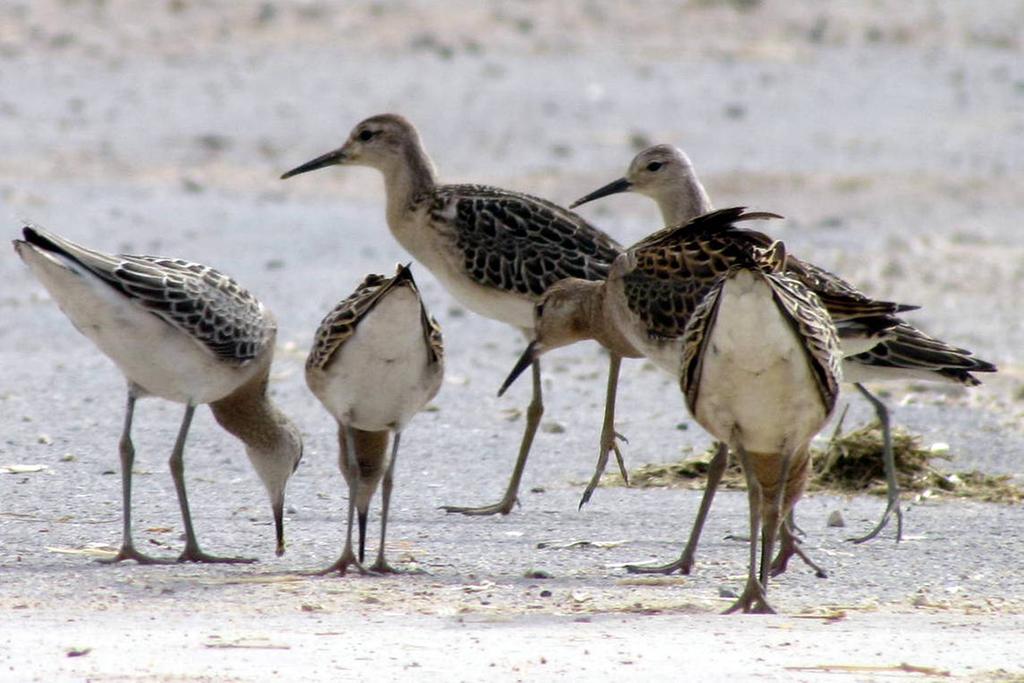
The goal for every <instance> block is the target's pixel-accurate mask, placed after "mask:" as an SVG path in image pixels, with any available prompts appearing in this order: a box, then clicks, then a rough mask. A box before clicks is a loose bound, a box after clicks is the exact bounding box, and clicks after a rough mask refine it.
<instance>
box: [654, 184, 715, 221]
mask: <svg viewBox="0 0 1024 683" xmlns="http://www.w3.org/2000/svg"><path fill="white" fill-rule="evenodd" d="M654 199H655V201H656V202H658V208H659V209H661V218H662V220H663V221H664V222H665V225H666V226H668V225H681V224H683V223H688V222H690V221H691V220H693V219H694V218H696V217H697V216H700V215H703V214H705V213H707V212H709V211H711V210H712V207H711V199H710V198H709V197H708V193H707V191H706V190H705V189H704V186H703V185H701V182H700V180H698V179H697V176H696V175H694V174H693V173H692V172H691V173H688V174H687V175H686V176H685V177H684V178H683V181H682V183H681V184H680V186H678V187H677V188H674V189H673V190H672V191H670V192H663V193H661V194H659V195H658V196H657V197H655V198H654Z"/></svg>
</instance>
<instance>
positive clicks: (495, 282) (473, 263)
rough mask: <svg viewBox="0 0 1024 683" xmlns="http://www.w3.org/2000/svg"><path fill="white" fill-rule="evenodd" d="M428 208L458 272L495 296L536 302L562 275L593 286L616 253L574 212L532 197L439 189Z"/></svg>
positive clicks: (463, 188) (612, 244)
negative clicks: (446, 229)
mask: <svg viewBox="0 0 1024 683" xmlns="http://www.w3.org/2000/svg"><path fill="white" fill-rule="evenodd" d="M431 202H432V203H431V206H430V214H431V216H432V217H433V218H435V219H438V223H439V224H440V223H444V222H445V221H443V220H441V219H442V218H447V221H450V222H447V225H450V226H451V229H452V231H453V234H452V237H453V239H454V242H455V247H456V248H457V250H458V252H459V253H460V254H462V255H463V259H464V261H463V263H464V268H465V272H466V274H467V275H468V276H469V277H470V278H472V280H473V281H474V282H477V283H478V284H481V285H485V286H489V287H494V288H496V289H499V290H503V291H509V292H516V293H519V294H523V295H526V296H530V297H540V296H541V295H542V294H543V293H544V292H545V290H547V288H548V287H550V286H551V285H553V284H554V283H556V282H558V281H559V280H562V279H564V278H567V277H578V278H582V279H584V280H601V279H604V278H605V277H607V275H608V268H609V266H610V265H611V263H612V261H613V260H615V257H616V256H618V255H619V253H620V252H621V251H622V247H621V246H620V245H618V244H617V243H616V242H615V241H614V240H613V239H611V238H610V237H609V236H608V235H606V234H605V233H603V232H602V231H600V230H598V229H597V228H594V227H593V226H591V225H590V224H589V223H587V222H586V221H584V220H583V219H582V218H581V217H579V216H578V215H576V214H575V213H573V212H571V211H568V210H566V209H563V208H562V207H560V206H558V205H556V204H553V203H551V202H548V201H546V200H544V199H540V198H538V197H532V196H529V195H524V194H520V193H517V192H508V191H505V190H500V189H498V188H494V187H488V186H484V185H444V186H440V187H437V188H436V189H435V190H434V191H433V192H432V194H431ZM452 216H454V218H452Z"/></svg>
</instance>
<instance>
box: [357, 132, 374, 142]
mask: <svg viewBox="0 0 1024 683" xmlns="http://www.w3.org/2000/svg"><path fill="white" fill-rule="evenodd" d="M376 134H377V133H376V131H372V130H364V131H363V132H362V133H360V134H359V139H360V140H362V141H363V142H366V141H367V140H369V139H370V138H372V137H373V136H374V135H376Z"/></svg>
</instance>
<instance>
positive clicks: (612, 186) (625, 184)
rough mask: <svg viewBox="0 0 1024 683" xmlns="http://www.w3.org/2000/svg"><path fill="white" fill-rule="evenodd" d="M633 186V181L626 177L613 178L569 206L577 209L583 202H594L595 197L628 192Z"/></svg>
mask: <svg viewBox="0 0 1024 683" xmlns="http://www.w3.org/2000/svg"><path fill="white" fill-rule="evenodd" d="M632 186H633V183H631V182H629V181H628V180H626V179H625V178H619V179H618V180H613V181H612V182H610V183H608V184H607V185H605V186H604V187H602V188H599V189H597V190H594V191H593V192H591V193H590V194H588V195H587V196H586V197H580V198H579V199H577V200H576V201H574V202H573V203H572V204H570V205H569V208H570V209H575V208H576V207H577V206H580V205H581V204H586V203H587V202H592V201H594V200H595V199H600V198H601V197H607V196H608V195H610V194H618V193H620V192H628V191H629V188H630V187H632Z"/></svg>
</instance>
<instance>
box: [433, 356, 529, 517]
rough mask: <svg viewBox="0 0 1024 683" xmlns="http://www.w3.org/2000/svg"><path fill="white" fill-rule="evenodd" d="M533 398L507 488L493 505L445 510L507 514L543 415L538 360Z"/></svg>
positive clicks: (482, 513) (473, 513)
mask: <svg viewBox="0 0 1024 683" xmlns="http://www.w3.org/2000/svg"><path fill="white" fill-rule="evenodd" d="M532 369H533V399H532V400H531V401H530V407H529V408H527V409H526V430H525V431H524V432H523V440H522V442H521V443H520V444H519V457H518V458H517V459H516V466H515V469H513V470H512V478H511V479H509V480H508V488H507V489H506V490H505V495H504V496H503V497H502V499H501V500H500V501H498V502H497V503H494V504H493V505H484V506H482V507H459V506H455V505H444V506H442V507H441V509H442V510H444V511H445V512H458V513H461V514H463V515H481V516H482V515H496V514H502V515H507V514H508V513H510V512H512V506H513V505H515V504H516V500H517V495H518V493H519V482H520V481H521V480H522V478H523V470H524V469H525V468H526V458H527V457H529V455H530V447H531V446H532V445H533V437H534V436H535V435H536V433H537V427H538V426H539V425H540V418H541V417H542V416H543V415H544V396H543V394H542V391H541V386H540V361H539V360H534V361H533V368H532Z"/></svg>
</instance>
